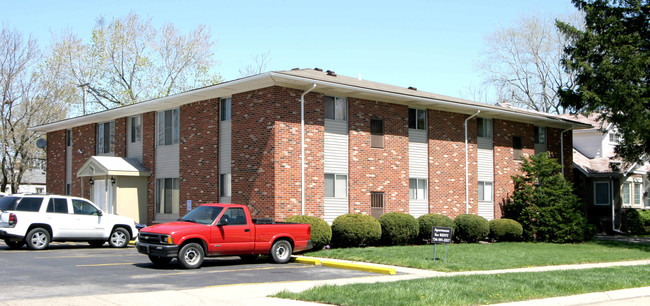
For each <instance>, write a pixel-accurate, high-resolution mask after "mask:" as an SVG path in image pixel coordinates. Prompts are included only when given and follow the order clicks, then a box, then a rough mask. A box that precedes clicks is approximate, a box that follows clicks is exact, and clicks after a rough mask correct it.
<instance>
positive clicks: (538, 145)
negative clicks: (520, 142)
mask: <svg viewBox="0 0 650 306" xmlns="http://www.w3.org/2000/svg"><path fill="white" fill-rule="evenodd" d="M546 151H547V149H546V144H545V143H536V144H535V155H537V154H539V153H542V152H546Z"/></svg>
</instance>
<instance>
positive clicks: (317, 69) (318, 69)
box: [314, 68, 323, 71]
mask: <svg viewBox="0 0 650 306" xmlns="http://www.w3.org/2000/svg"><path fill="white" fill-rule="evenodd" d="M314 70H316V71H323V69H320V68H314Z"/></svg>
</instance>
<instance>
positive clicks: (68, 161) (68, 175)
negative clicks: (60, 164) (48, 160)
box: [65, 146, 72, 184]
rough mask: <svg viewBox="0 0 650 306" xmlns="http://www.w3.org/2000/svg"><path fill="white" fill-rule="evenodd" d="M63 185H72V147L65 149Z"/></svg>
mask: <svg viewBox="0 0 650 306" xmlns="http://www.w3.org/2000/svg"><path fill="white" fill-rule="evenodd" d="M65 183H66V184H72V147H71V146H69V147H66V149H65Z"/></svg>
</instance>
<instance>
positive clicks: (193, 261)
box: [178, 243, 203, 269]
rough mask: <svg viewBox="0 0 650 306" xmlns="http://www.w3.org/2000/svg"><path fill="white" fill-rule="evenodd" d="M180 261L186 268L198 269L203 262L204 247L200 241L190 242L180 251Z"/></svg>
mask: <svg viewBox="0 0 650 306" xmlns="http://www.w3.org/2000/svg"><path fill="white" fill-rule="evenodd" d="M178 262H180V263H181V265H182V266H183V267H184V268H186V269H196V268H198V267H200V266H201V264H202V263H203V248H202V247H201V246H200V245H199V244H198V243H188V244H186V245H185V246H183V248H182V249H181V251H180V252H178Z"/></svg>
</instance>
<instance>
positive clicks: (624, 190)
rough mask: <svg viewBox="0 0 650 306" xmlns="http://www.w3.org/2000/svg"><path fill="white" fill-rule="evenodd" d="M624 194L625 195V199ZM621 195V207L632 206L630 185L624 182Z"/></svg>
mask: <svg viewBox="0 0 650 306" xmlns="http://www.w3.org/2000/svg"><path fill="white" fill-rule="evenodd" d="M626 193H627V199H626ZM621 194H622V197H623V205H631V204H632V183H630V182H624V183H623V186H622V191H621Z"/></svg>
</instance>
